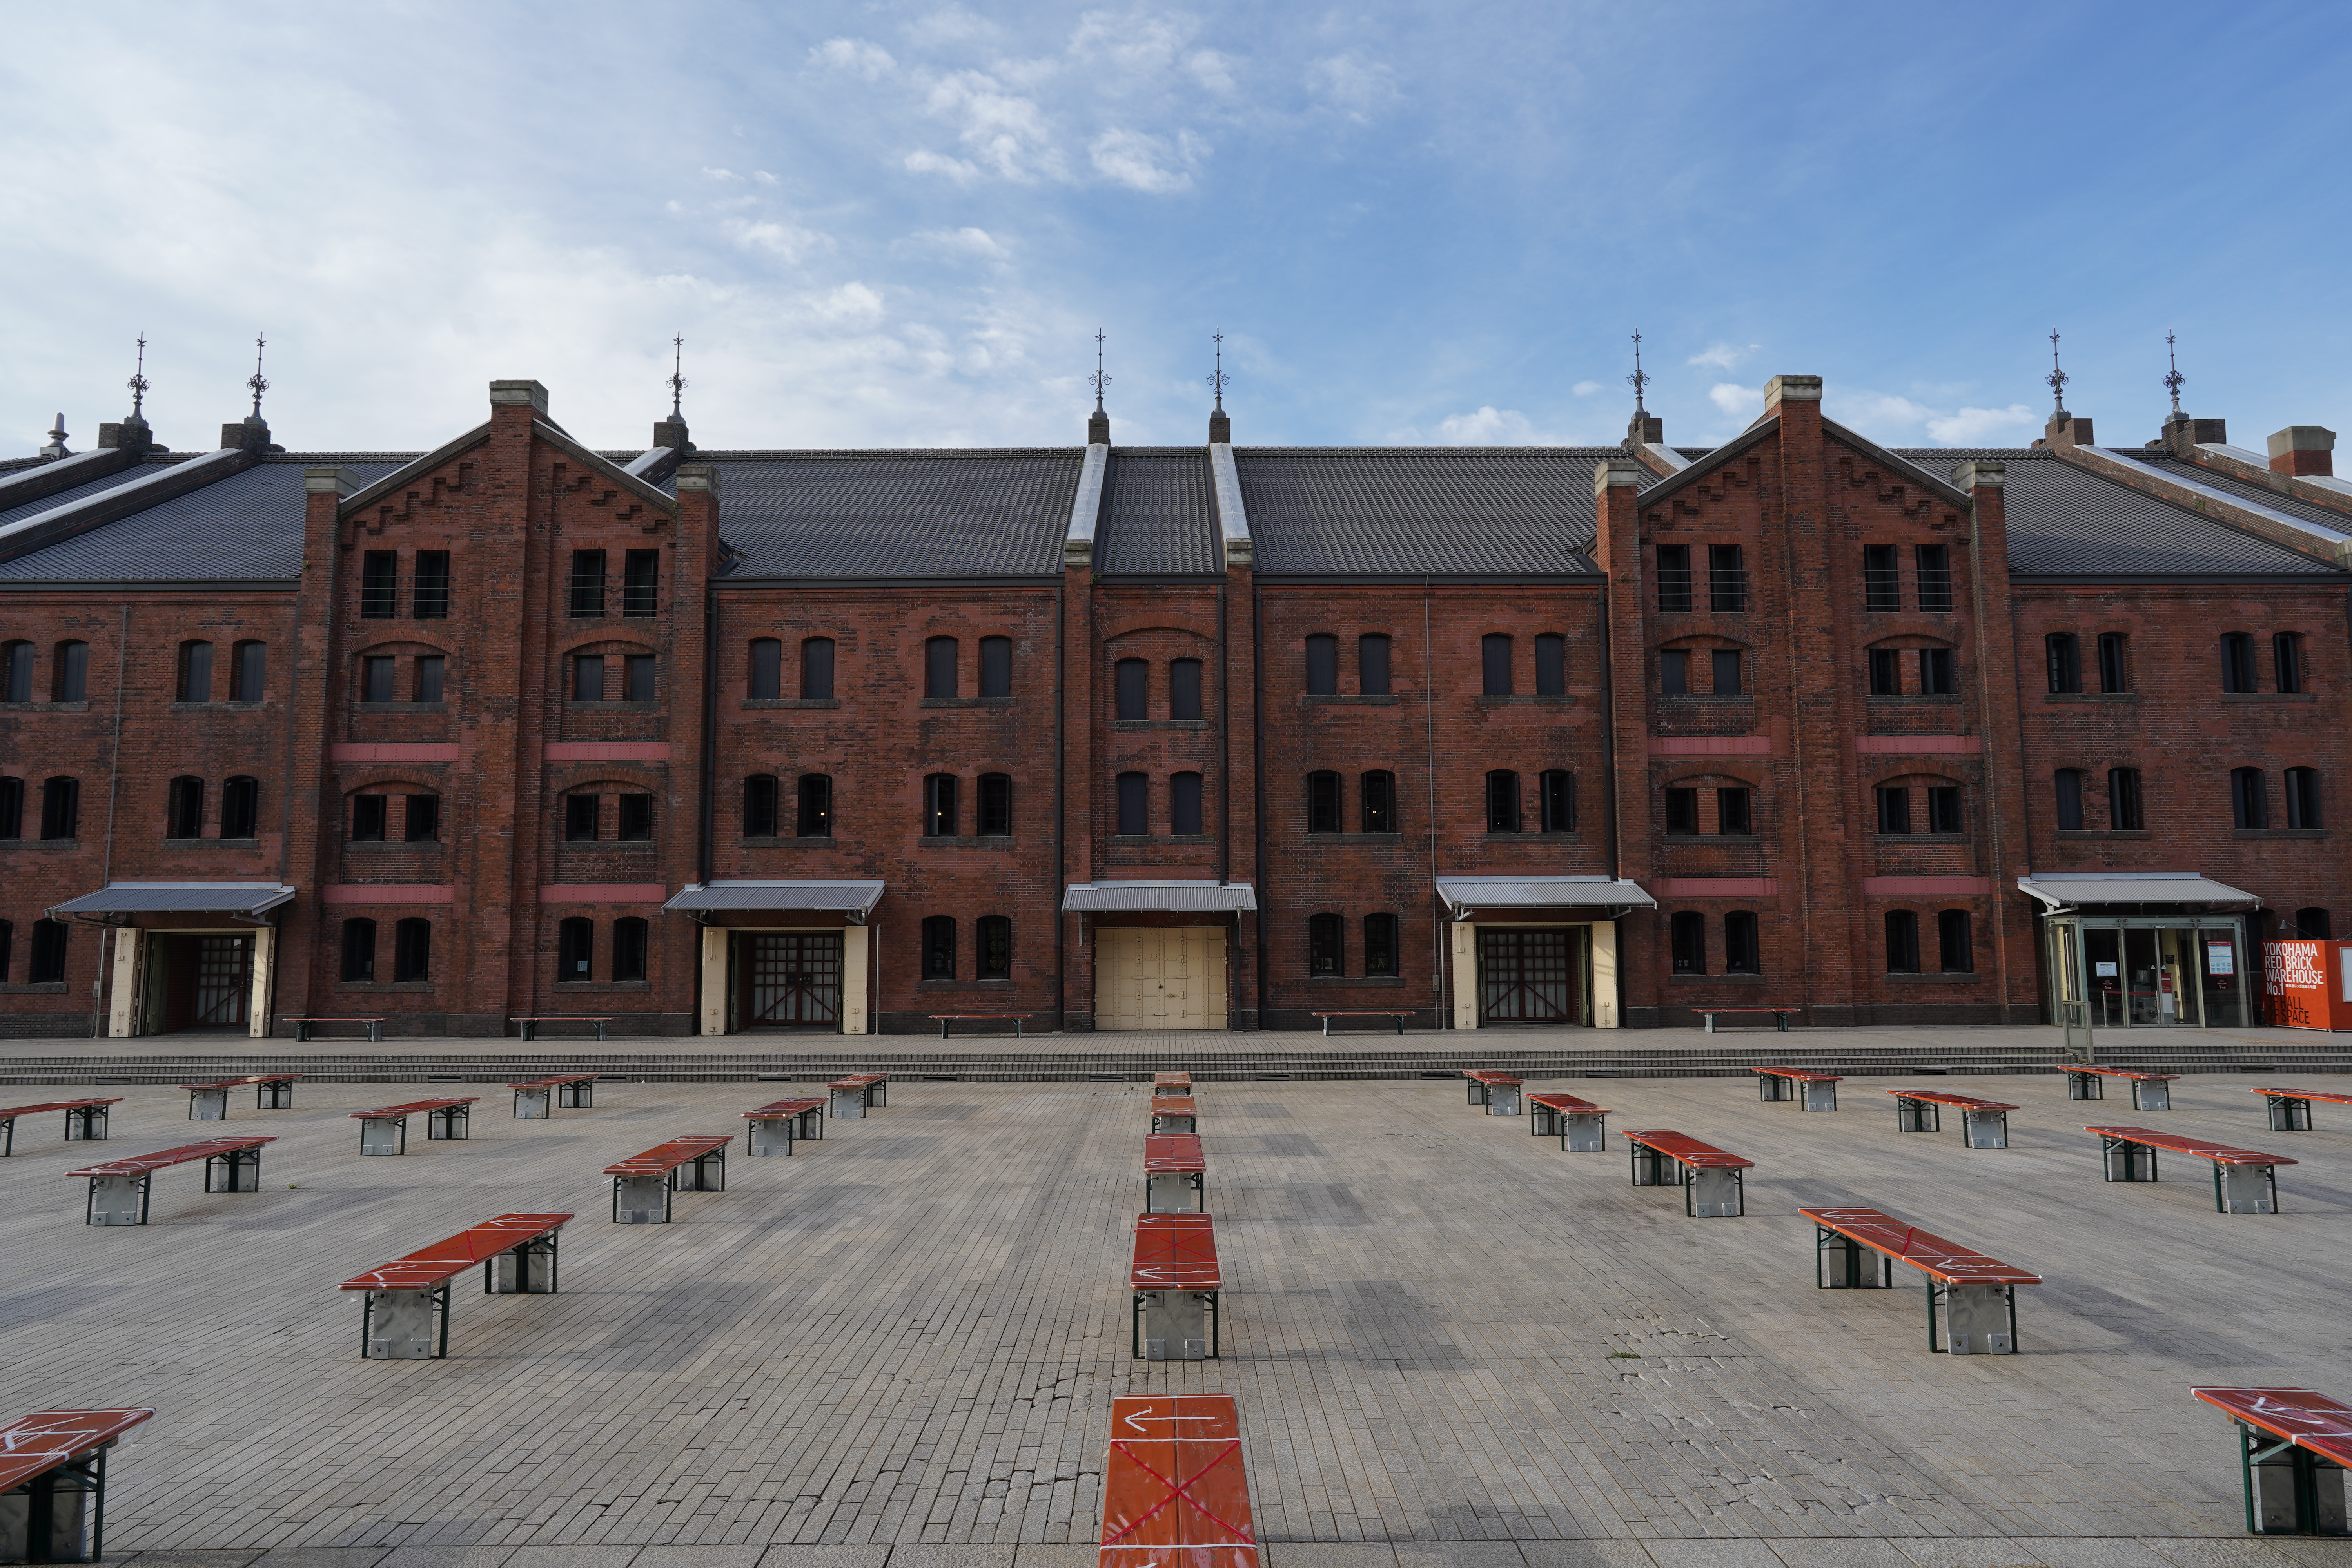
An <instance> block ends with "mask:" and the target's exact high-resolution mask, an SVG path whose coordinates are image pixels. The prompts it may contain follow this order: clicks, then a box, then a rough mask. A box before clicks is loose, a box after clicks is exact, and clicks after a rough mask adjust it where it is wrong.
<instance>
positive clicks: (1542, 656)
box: [1536, 632, 1568, 697]
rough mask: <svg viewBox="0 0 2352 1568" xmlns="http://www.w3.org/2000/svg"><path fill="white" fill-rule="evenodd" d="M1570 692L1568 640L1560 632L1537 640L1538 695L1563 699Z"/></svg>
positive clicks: (1545, 635) (1545, 634) (1550, 633)
mask: <svg viewBox="0 0 2352 1568" xmlns="http://www.w3.org/2000/svg"><path fill="white" fill-rule="evenodd" d="M1567 692H1568V639H1567V638H1566V637H1562V636H1560V635H1559V633H1558V632H1544V633H1542V634H1540V635H1539V636H1538V637H1537V638H1536V695H1537V696H1538V697H1561V696H1565V695H1566V694H1567Z"/></svg>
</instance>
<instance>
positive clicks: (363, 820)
mask: <svg viewBox="0 0 2352 1568" xmlns="http://www.w3.org/2000/svg"><path fill="white" fill-rule="evenodd" d="M391 800H392V797H391V796H390V795H353V796H352V842H353V843H356V844H381V843H383V837H384V825H385V823H386V822H387V821H388V820H389V818H390V816H391V805H390V803H391Z"/></svg>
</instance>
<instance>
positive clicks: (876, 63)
mask: <svg viewBox="0 0 2352 1568" xmlns="http://www.w3.org/2000/svg"><path fill="white" fill-rule="evenodd" d="M809 63H810V64H812V65H820V66H824V67H826V68H829V69H832V70H837V71H846V72H848V73H849V74H850V75H852V76H858V77H863V78H865V79H866V80H867V81H878V80H880V79H882V78H883V77H885V76H887V75H888V74H889V73H890V72H892V71H894V70H896V69H898V61H897V60H894V59H892V58H890V51H889V50H887V49H886V48H884V47H882V46H881V45H879V44H869V43H867V42H866V40H865V39H863V38H827V39H826V40H825V41H824V43H822V44H819V45H818V46H817V47H814V48H813V49H811V50H810V51H809Z"/></svg>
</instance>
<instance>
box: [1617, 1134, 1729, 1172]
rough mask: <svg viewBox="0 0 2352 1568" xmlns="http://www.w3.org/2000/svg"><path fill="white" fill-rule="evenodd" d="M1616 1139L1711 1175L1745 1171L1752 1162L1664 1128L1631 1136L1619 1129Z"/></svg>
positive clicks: (1710, 1144)
mask: <svg viewBox="0 0 2352 1568" xmlns="http://www.w3.org/2000/svg"><path fill="white" fill-rule="evenodd" d="M1617 1136H1618V1137H1620V1138H1622V1139H1624V1140H1625V1142H1628V1143H1639V1144H1641V1145H1642V1146H1643V1148H1645V1149H1655V1150H1656V1151H1657V1152H1659V1153H1661V1154H1664V1155H1665V1156H1666V1157H1667V1158H1668V1159H1670V1160H1675V1161H1679V1162H1680V1163H1683V1164H1685V1165H1689V1166H1692V1167H1694V1168H1703V1169H1706V1170H1710V1171H1745V1170H1747V1169H1748V1168H1749V1167H1751V1166H1753V1165H1754V1164H1755V1163H1756V1162H1755V1161H1753V1160H1743V1159H1741V1158H1740V1157H1739V1156H1738V1155H1737V1154H1727V1153H1725V1152H1723V1151H1722V1150H1720V1149H1718V1148H1717V1147H1716V1146H1715V1145H1714V1144H1712V1143H1702V1142H1699V1141H1698V1140H1697V1139H1696V1138H1694V1137H1692V1136H1691V1135H1690V1134H1689V1133H1687V1132H1675V1131H1667V1130H1665V1129H1664V1128H1658V1129H1654V1130H1652V1131H1646V1132H1643V1131H1633V1132H1628V1131H1625V1130H1624V1129H1623V1128H1620V1129H1618V1131H1617Z"/></svg>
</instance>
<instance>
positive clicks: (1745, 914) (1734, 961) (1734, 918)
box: [1723, 910, 1764, 974]
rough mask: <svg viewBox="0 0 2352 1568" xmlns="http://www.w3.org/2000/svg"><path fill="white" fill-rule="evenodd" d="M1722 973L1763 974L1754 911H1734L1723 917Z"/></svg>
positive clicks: (1762, 958)
mask: <svg viewBox="0 0 2352 1568" xmlns="http://www.w3.org/2000/svg"><path fill="white" fill-rule="evenodd" d="M1723 972H1724V973H1726V974H1761V973H1764V954H1763V948H1762V944H1761V943H1760V942H1758V941H1757V936H1756V911H1755V910H1732V911H1731V912H1730V913H1729V914H1727V915H1726V916H1724V917H1723Z"/></svg>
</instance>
